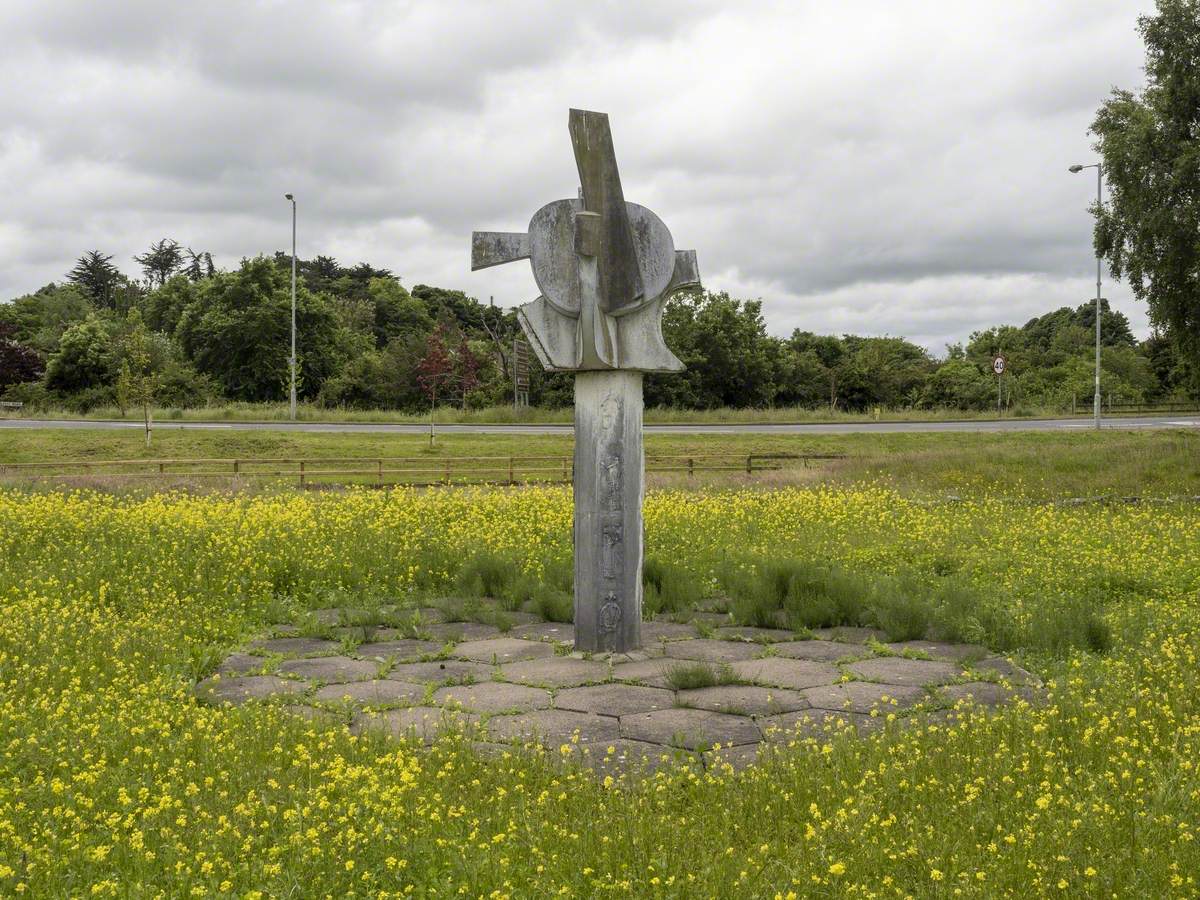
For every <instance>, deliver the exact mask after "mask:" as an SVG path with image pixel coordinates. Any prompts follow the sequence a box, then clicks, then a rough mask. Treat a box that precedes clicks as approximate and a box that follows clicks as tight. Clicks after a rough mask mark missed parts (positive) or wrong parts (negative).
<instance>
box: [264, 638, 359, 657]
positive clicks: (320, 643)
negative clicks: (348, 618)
mask: <svg viewBox="0 0 1200 900" xmlns="http://www.w3.org/2000/svg"><path fill="white" fill-rule="evenodd" d="M250 646H251V647H254V648H255V649H257V650H266V651H267V652H268V653H282V654H284V655H286V656H308V655H311V654H314V653H326V654H331V653H337V652H338V651H340V650H341V649H342V645H341V644H340V643H338V642H337V641H327V640H324V639H323V638H306V637H285V638H270V639H268V640H265V641H255V642H254V643H253V644H251V645H250Z"/></svg>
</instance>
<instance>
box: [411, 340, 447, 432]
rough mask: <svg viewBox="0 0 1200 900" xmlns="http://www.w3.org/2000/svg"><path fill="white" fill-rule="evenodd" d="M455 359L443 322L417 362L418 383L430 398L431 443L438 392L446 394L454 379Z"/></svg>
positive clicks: (427, 342)
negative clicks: (447, 340) (451, 353)
mask: <svg viewBox="0 0 1200 900" xmlns="http://www.w3.org/2000/svg"><path fill="white" fill-rule="evenodd" d="M454 376H455V372H454V360H453V359H452V358H451V356H450V351H449V350H448V349H447V348H446V328H445V326H444V325H442V324H441V323H439V324H438V326H437V327H436V328H434V329H433V331H432V332H430V334H429V339H428V340H427V341H426V343H425V355H424V356H423V357H421V361H420V362H419V363H417V384H418V385H420V387H421V390H422V392H424V394H425V396H426V397H428V398H429V443H431V444H432V443H433V438H434V428H433V414H434V411H435V410H436V409H437V401H438V394H441V395H442V396H445V394H446V391H447V390H448V389H449V387H450V385H451V383H452V382H453V381H454Z"/></svg>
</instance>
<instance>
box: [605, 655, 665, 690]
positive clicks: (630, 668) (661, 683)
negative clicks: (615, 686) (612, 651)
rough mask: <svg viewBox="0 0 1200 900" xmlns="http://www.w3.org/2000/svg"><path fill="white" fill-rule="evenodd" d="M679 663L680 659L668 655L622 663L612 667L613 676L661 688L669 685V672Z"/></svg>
mask: <svg viewBox="0 0 1200 900" xmlns="http://www.w3.org/2000/svg"><path fill="white" fill-rule="evenodd" d="M677 665H679V660H677V659H668V658H666V657H662V658H659V659H646V660H642V661H641V662H627V663H620V664H618V665H615V666H613V667H612V677H613V679H614V680H616V681H637V682H640V683H641V684H648V685H650V686H652V687H660V688H661V687H666V686H667V685H668V681H667V672H668V671H669V670H670V669H671V668H672V667H673V666H677Z"/></svg>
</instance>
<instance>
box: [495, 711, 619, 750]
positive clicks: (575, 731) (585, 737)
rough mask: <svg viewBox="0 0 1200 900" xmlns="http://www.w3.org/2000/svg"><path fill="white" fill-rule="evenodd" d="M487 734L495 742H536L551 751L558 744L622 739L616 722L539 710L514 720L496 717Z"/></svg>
mask: <svg viewBox="0 0 1200 900" xmlns="http://www.w3.org/2000/svg"><path fill="white" fill-rule="evenodd" d="M487 731H488V734H489V735H490V736H491V737H492V738H493V739H494V740H501V741H538V742H540V743H541V744H542V745H543V746H546V747H550V748H554V747H558V746H559V745H561V744H596V743H599V742H601V741H614V740H616V739H617V738H619V737H620V736H621V729H620V727H619V726H618V725H617V720H616V719H613V718H610V717H608V716H594V715H589V714H588V713H581V712H570V711H568V710H565V709H540V710H537V711H535V712H527V713H522V714H521V715H517V716H496V717H494V718H492V719H489V720H488V723H487ZM576 738H577V739H576Z"/></svg>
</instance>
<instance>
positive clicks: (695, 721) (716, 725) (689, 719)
mask: <svg viewBox="0 0 1200 900" xmlns="http://www.w3.org/2000/svg"><path fill="white" fill-rule="evenodd" d="M620 722H621V734H622V735H624V736H625V737H627V738H633V739H634V740H638V741H648V742H650V743H652V744H664V745H668V746H672V747H684V748H686V749H688V750H695V749H696V748H697V747H701V746H706V745H712V744H717V743H720V744H721V745H722V746H725V745H732V744H753V743H756V742H758V741H759V740H761V738H762V735H761V734H760V733H759V730H758V726H757V725H755V724H754V722H753V720H751V719H748V718H746V717H745V716H731V715H727V714H726V713H718V712H709V711H708V710H705V709H659V710H655V711H654V712H648V713H630V714H629V715H626V716H621V718H620Z"/></svg>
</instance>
